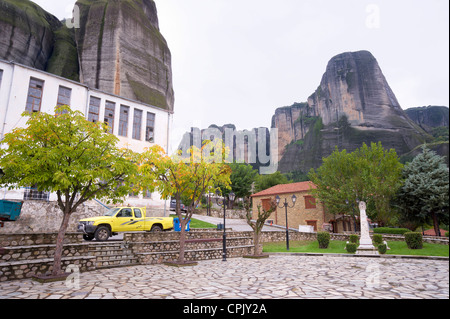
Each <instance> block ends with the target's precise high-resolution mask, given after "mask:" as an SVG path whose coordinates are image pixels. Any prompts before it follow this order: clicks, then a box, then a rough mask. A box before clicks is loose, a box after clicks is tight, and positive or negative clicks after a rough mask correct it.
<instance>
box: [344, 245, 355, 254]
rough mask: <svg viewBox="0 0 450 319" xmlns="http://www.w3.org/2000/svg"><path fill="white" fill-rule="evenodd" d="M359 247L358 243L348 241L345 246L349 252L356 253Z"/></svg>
mask: <svg viewBox="0 0 450 319" xmlns="http://www.w3.org/2000/svg"><path fill="white" fill-rule="evenodd" d="M357 248H358V246H357V244H355V243H347V245H346V246H345V249H346V250H347V252H348V253H349V254H354V253H356V249H357Z"/></svg>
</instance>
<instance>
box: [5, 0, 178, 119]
mask: <svg viewBox="0 0 450 319" xmlns="http://www.w3.org/2000/svg"><path fill="white" fill-rule="evenodd" d="M76 8H77V9H78V12H79V23H77V24H75V25H76V26H79V27H75V28H68V27H67V26H66V24H65V23H64V21H59V20H58V19H57V18H56V17H54V16H53V15H51V14H50V13H48V12H46V11H45V10H43V9H42V8H40V7H39V6H38V5H36V4H35V3H33V2H32V1H29V0H0V30H1V33H0V59H3V60H7V61H15V62H17V63H21V64H24V65H28V66H31V67H34V68H37V69H40V70H44V71H47V72H50V73H53V74H56V75H59V76H62V77H66V78H68V79H71V80H75V81H80V82H81V83H83V84H86V85H88V86H89V87H92V88H96V89H100V90H102V91H105V92H109V93H112V94H116V95H120V96H122V97H126V98H130V99H134V100H138V101H141V102H144V103H147V104H151V105H154V106H157V107H160V108H163V109H167V110H171V111H172V110H173V108H174V91H173V84H172V68H171V63H172V62H171V59H172V58H171V53H170V50H169V48H168V45H167V42H166V40H165V39H164V37H163V36H162V34H161V32H160V30H159V24H158V15H157V10H156V5H155V3H154V2H153V0H79V1H77V2H76Z"/></svg>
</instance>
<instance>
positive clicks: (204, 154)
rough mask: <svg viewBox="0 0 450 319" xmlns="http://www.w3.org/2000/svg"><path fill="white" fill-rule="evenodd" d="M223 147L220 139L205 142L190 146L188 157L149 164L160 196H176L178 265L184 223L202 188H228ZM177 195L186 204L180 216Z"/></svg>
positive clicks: (177, 156)
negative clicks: (200, 146) (183, 214)
mask: <svg viewBox="0 0 450 319" xmlns="http://www.w3.org/2000/svg"><path fill="white" fill-rule="evenodd" d="M225 155H226V150H224V149H223V143H222V141H221V140H216V141H214V142H211V141H207V142H206V143H205V144H204V145H203V147H202V149H198V148H197V147H195V146H191V147H190V149H189V150H188V156H187V157H186V156H185V157H183V156H182V154H181V153H176V154H174V155H173V156H171V157H169V156H166V157H164V158H162V159H161V160H160V161H159V162H158V164H157V165H155V166H154V167H152V166H149V167H147V168H146V169H144V172H145V171H147V170H148V169H149V168H150V170H151V171H154V170H156V171H157V172H158V175H159V177H158V180H159V184H158V190H159V191H160V193H161V196H162V198H164V199H168V198H170V197H172V196H174V197H175V198H176V201H177V204H176V214H177V216H178V218H179V219H180V224H181V234H180V254H179V258H178V263H179V264H184V263H185V260H184V255H185V240H186V232H185V229H186V226H187V224H188V223H189V221H190V220H191V218H192V215H193V213H194V209H195V207H197V205H198V204H199V203H200V202H201V199H202V197H203V195H204V194H205V192H206V191H211V190H215V189H217V188H219V187H220V186H222V187H225V188H228V187H229V185H230V183H231V181H230V175H231V169H230V167H229V166H228V165H227V164H225V163H223V159H224V158H225ZM144 175H145V173H144ZM181 197H184V198H185V203H187V205H186V208H187V213H186V215H185V217H184V218H183V216H182V214H181V209H180V203H181Z"/></svg>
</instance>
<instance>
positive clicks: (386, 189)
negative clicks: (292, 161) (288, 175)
mask: <svg viewBox="0 0 450 319" xmlns="http://www.w3.org/2000/svg"><path fill="white" fill-rule="evenodd" d="M402 167H403V166H402V164H401V163H400V162H399V159H398V156H397V153H396V152H395V150H392V149H391V150H385V149H384V148H383V147H382V145H381V143H378V144H375V143H372V144H371V146H370V147H368V146H367V145H366V144H363V146H362V147H361V148H359V149H358V150H356V151H355V152H353V153H348V152H347V151H346V150H343V151H341V152H340V151H339V150H338V149H337V148H336V150H335V151H334V152H333V153H332V154H331V155H330V156H329V157H327V158H324V160H323V163H322V165H321V167H320V168H319V169H317V170H316V171H315V170H313V169H312V170H311V171H310V173H309V175H308V176H309V177H310V179H311V181H312V182H313V183H314V184H315V185H316V186H317V189H315V190H312V192H313V194H314V195H315V196H316V197H317V198H318V199H319V200H320V201H321V202H322V203H324V205H325V207H326V209H327V210H328V211H329V212H330V213H332V214H342V213H345V212H348V211H350V213H351V215H352V216H353V218H354V219H355V218H356V216H358V214H359V211H358V206H357V201H358V200H364V201H365V202H366V203H367V206H368V208H372V210H371V211H368V213H369V217H370V218H371V219H372V220H377V221H378V222H379V223H381V224H386V223H389V222H390V219H391V218H392V213H391V211H392V210H391V208H390V205H391V200H392V198H393V197H394V195H395V193H396V191H397V189H398V188H399V187H400V185H401V179H400V178H401V170H402Z"/></svg>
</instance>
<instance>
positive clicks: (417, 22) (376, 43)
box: [34, 0, 449, 144]
mask: <svg viewBox="0 0 450 319" xmlns="http://www.w3.org/2000/svg"><path fill="white" fill-rule="evenodd" d="M34 2H36V3H38V4H39V5H41V6H42V7H43V8H44V9H46V10H47V11H49V12H50V13H52V14H54V15H55V16H57V17H58V18H60V19H62V18H64V17H71V10H72V8H73V5H74V3H75V2H76V1H75V0H57V1H56V0H34ZM155 2H156V5H157V8H158V16H159V23H160V29H161V32H162V34H163V36H164V37H165V38H166V40H167V42H168V45H169V48H170V50H171V52H172V59H173V60H172V70H173V82H174V90H175V118H174V131H173V140H174V143H175V144H177V143H178V142H179V136H180V135H181V134H182V133H183V132H185V131H187V130H189V128H190V127H191V126H196V127H200V128H206V127H208V126H209V125H210V124H217V125H224V124H228V123H233V124H235V125H236V126H237V128H238V129H251V128H254V127H260V126H263V127H270V125H271V119H272V116H273V114H274V112H275V109H276V108H278V107H282V106H288V105H292V104H293V103H294V102H303V101H306V100H307V98H308V97H309V96H310V95H311V94H312V93H313V92H314V91H315V90H316V89H317V87H318V86H319V84H320V81H321V78H322V75H323V73H324V72H325V69H326V66H327V63H328V61H329V60H330V59H331V58H332V57H333V56H335V55H337V54H340V53H342V52H348V51H358V50H368V51H370V52H372V54H373V55H374V56H375V58H376V59H377V60H378V63H379V64H380V67H381V69H382V70H383V73H384V75H385V76H386V78H387V81H388V83H389V84H390V86H391V88H392V89H393V91H394V93H395V94H396V96H397V98H398V100H399V102H400V104H401V105H402V107H403V108H404V109H406V108H409V107H415V106H425V105H445V106H449V1H448V0H427V1H425V0H342V1H337V0H279V1H273V0H155Z"/></svg>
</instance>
